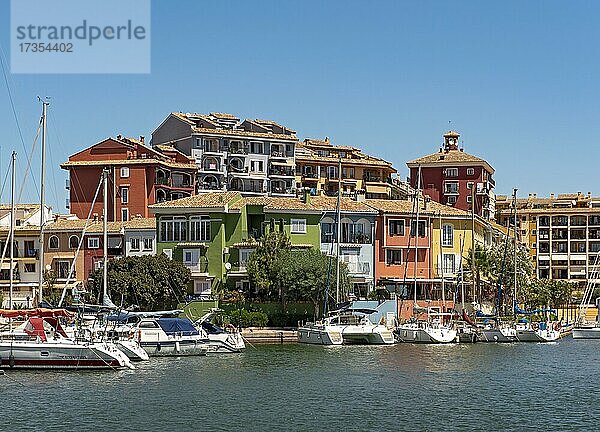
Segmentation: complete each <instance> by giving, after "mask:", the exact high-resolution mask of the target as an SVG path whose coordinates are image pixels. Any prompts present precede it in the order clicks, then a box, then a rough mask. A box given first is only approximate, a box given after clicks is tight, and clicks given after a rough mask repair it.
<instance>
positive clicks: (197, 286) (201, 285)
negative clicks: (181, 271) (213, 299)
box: [194, 280, 210, 295]
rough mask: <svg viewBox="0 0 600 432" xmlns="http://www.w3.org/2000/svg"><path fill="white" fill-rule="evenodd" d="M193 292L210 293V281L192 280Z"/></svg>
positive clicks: (199, 293) (198, 293)
mask: <svg viewBox="0 0 600 432" xmlns="http://www.w3.org/2000/svg"><path fill="white" fill-rule="evenodd" d="M194 294H197V295H208V294H210V281H209V280H195V281H194Z"/></svg>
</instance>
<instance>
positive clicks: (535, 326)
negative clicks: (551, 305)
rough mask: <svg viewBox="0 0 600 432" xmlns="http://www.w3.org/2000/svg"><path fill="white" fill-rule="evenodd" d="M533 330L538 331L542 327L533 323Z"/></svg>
mask: <svg viewBox="0 0 600 432" xmlns="http://www.w3.org/2000/svg"><path fill="white" fill-rule="evenodd" d="M531 328H532V329H534V330H537V329H538V328H540V326H539V324H538V323H531Z"/></svg>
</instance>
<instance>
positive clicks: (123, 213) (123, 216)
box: [121, 208, 129, 221]
mask: <svg viewBox="0 0 600 432" xmlns="http://www.w3.org/2000/svg"><path fill="white" fill-rule="evenodd" d="M121 220H122V221H128V220H129V209H127V208H124V209H121Z"/></svg>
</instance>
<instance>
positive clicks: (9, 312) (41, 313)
mask: <svg viewBox="0 0 600 432" xmlns="http://www.w3.org/2000/svg"><path fill="white" fill-rule="evenodd" d="M74 316H75V314H74V313H72V312H69V311H68V310H66V309H45V308H37V309H0V317H4V318H19V317H26V318H31V317H37V318H53V317H54V318H56V317H64V318H72V317H74Z"/></svg>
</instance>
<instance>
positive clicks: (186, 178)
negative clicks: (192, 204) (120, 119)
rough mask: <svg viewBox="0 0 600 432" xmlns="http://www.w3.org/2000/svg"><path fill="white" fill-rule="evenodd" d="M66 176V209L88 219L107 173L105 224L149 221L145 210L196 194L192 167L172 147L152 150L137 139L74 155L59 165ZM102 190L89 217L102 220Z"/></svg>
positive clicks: (114, 140) (113, 141)
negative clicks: (106, 213) (103, 173)
mask: <svg viewBox="0 0 600 432" xmlns="http://www.w3.org/2000/svg"><path fill="white" fill-rule="evenodd" d="M61 168H63V169H65V170H67V171H69V179H68V180H67V189H68V190H69V199H68V200H67V207H68V208H69V210H70V212H71V213H72V214H75V215H76V216H77V217H79V218H81V219H87V217H88V215H89V213H90V208H91V207H92V202H93V201H94V196H95V195H96V190H97V188H98V184H99V183H100V178H101V175H102V170H104V169H106V170H108V171H109V177H108V182H109V188H108V189H109V194H108V197H107V212H108V220H109V221H127V220H129V219H130V218H133V217H136V216H141V217H148V216H149V212H148V205H151V204H154V203H157V202H163V201H169V200H172V199H178V198H183V197H187V196H190V195H193V194H195V192H196V164H195V162H194V161H193V160H192V159H190V158H189V157H187V156H185V155H184V154H183V153H181V152H179V151H177V150H176V149H174V148H165V149H158V148H150V147H148V146H146V145H145V143H144V137H140V138H139V139H134V138H125V137H123V136H121V135H117V137H116V138H107V139H105V140H103V141H101V142H99V143H97V144H94V145H93V146H91V147H88V148H86V149H84V150H82V151H80V152H78V153H75V154H74V155H71V156H69V160H68V161H67V162H65V163H63V164H62V165H61ZM102 210H103V197H102V190H100V193H99V194H98V196H97V198H96V202H95V203H94V205H93V209H92V215H94V214H95V215H101V214H102Z"/></svg>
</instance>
